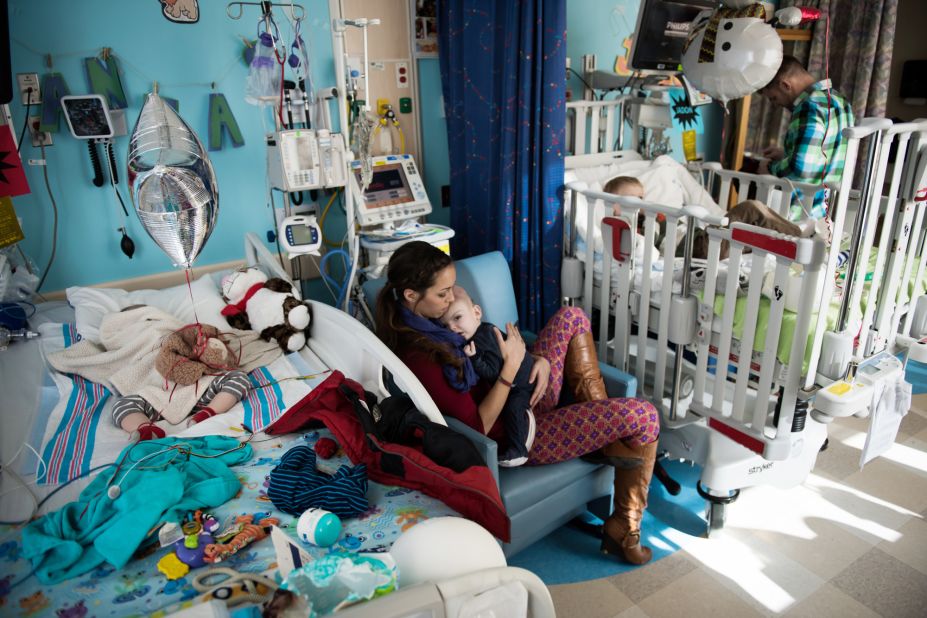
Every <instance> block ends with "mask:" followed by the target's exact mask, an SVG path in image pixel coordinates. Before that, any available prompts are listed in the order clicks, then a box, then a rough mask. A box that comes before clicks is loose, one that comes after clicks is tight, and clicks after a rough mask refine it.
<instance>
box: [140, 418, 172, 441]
mask: <svg viewBox="0 0 927 618" xmlns="http://www.w3.org/2000/svg"><path fill="white" fill-rule="evenodd" d="M135 431H137V432H138V441H139V442H142V441H144V440H152V439H155V438H163V437H165V436H166V435H167V434H165V433H164V430H163V429H161V428H160V427H158V426H157V425H155V424H154V423H145V424H144V425H139V426H138V429H136V430H135Z"/></svg>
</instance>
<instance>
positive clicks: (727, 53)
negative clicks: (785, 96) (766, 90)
mask: <svg viewBox="0 0 927 618" xmlns="http://www.w3.org/2000/svg"><path fill="white" fill-rule="evenodd" d="M711 22H712V20H711V19H710V16H708V17H705V18H704V19H703V18H702V17H701V16H700V18H697V19H696V21H695V22H694V23H693V32H692V33H691V35H690V37H691V38H690V40H689V43H688V45H687V47H686V49H685V51H684V52H683V55H682V69H683V72H684V73H685V75H686V77H688V78H689V81H691V82H692V85H693V86H695V87H696V88H698V89H699V90H701V91H702V92H704V93H705V94H707V95H708V96H710V97H712V98H715V99H718V100H720V101H721V102H722V103H725V104H726V103H727V102H728V101H729V100H731V99H739V98H740V97H744V96H746V95H748V94H751V93H753V92H756V91H757V90H759V89H760V88H762V87H763V86H765V85H766V84H768V83H769V82H770V81H772V78H773V77H775V76H776V71H778V70H779V65H781V64H782V40H781V39H780V38H779V35H778V34H776V31H775V29H774V28H773V27H772V26H770V25H769V24H767V23H766V22H764V21H763V20H762V19H759V18H756V17H733V18H722V19H720V20H719V21H717V29H716V30H715V28H714V26H713V24H712V23H711ZM712 37H714V38H715V41H714V45H713V46H712V45H711V39H712ZM706 40H707V44H706Z"/></svg>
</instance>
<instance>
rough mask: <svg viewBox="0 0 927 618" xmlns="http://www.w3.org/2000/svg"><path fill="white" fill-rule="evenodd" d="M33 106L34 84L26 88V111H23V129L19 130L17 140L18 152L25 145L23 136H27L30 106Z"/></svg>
mask: <svg viewBox="0 0 927 618" xmlns="http://www.w3.org/2000/svg"><path fill="white" fill-rule="evenodd" d="M31 107H32V86H29V87H28V88H26V111H25V112H23V114H24V115H23V130H22V131H20V132H19V141H18V142H16V153H17V154H19V151H20V150H22V147H23V138H24V137H26V127H28V126H29V108H31Z"/></svg>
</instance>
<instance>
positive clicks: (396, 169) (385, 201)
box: [355, 163, 415, 208]
mask: <svg viewBox="0 0 927 618" xmlns="http://www.w3.org/2000/svg"><path fill="white" fill-rule="evenodd" d="M355 174H356V175H357V179H358V181H360V170H356V171H355ZM364 201H365V202H366V206H367V208H383V207H385V206H396V205H399V204H404V203H406V202H412V201H415V196H414V195H412V191H411V190H410V189H409V181H408V180H407V179H406V174H405V170H403V169H402V164H401V163H391V164H387V165H380V166H377V167H375V168H374V169H373V178H371V179H370V185H368V186H367V190H366V191H364Z"/></svg>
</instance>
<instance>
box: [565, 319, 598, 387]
mask: <svg viewBox="0 0 927 618" xmlns="http://www.w3.org/2000/svg"><path fill="white" fill-rule="evenodd" d="M564 374H565V377H566V380H567V384H569V385H570V386H572V387H573V396H574V397H575V398H576V401H598V400H601V399H608V393H607V392H606V391H605V382H604V381H603V380H602V374H601V373H599V358H598V356H597V355H596V353H595V341H593V339H592V333H581V334H579V335H576V336H575V337H573V339H572V340H571V341H570V346H569V347H568V348H567V354H566V359H565V361H564Z"/></svg>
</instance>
